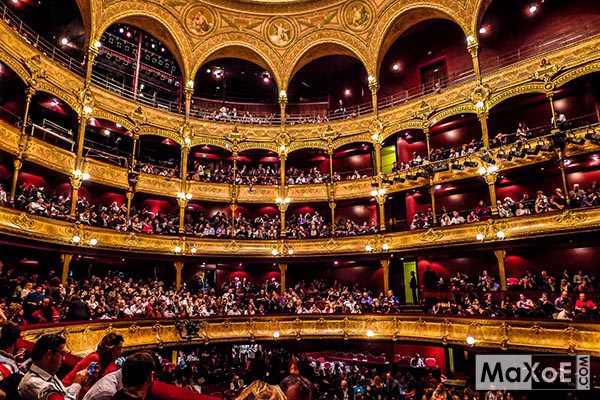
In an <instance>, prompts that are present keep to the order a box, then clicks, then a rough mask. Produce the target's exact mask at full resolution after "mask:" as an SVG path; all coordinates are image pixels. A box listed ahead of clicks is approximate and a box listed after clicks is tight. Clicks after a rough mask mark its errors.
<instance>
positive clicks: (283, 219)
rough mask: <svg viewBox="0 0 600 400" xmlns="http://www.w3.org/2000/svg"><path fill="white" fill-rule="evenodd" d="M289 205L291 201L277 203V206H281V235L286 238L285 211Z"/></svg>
mask: <svg viewBox="0 0 600 400" xmlns="http://www.w3.org/2000/svg"><path fill="white" fill-rule="evenodd" d="M288 205H289V203H286V202H283V201H282V202H281V203H278V204H277V207H278V208H279V219H280V220H281V225H280V227H279V229H280V232H279V236H280V237H281V238H283V239H285V212H286V211H287V208H288Z"/></svg>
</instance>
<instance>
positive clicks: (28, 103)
mask: <svg viewBox="0 0 600 400" xmlns="http://www.w3.org/2000/svg"><path fill="white" fill-rule="evenodd" d="M34 94H35V89H34V88H32V87H31V86H28V87H27V98H26V100H25V114H24V115H23V126H22V127H21V136H24V135H25V129H27V119H28V118H29V107H30V106H31V99H32V98H33V95H34Z"/></svg>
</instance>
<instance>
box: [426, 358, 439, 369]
mask: <svg viewBox="0 0 600 400" xmlns="http://www.w3.org/2000/svg"><path fill="white" fill-rule="evenodd" d="M425 367H427V368H437V367H438V365H437V361H436V359H435V358H432V357H428V358H426V359H425Z"/></svg>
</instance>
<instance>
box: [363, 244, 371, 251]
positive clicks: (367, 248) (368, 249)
mask: <svg viewBox="0 0 600 400" xmlns="http://www.w3.org/2000/svg"><path fill="white" fill-rule="evenodd" d="M365 251H373V246H371V245H370V244H368V245H366V246H365Z"/></svg>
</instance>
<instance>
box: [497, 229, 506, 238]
mask: <svg viewBox="0 0 600 400" xmlns="http://www.w3.org/2000/svg"><path fill="white" fill-rule="evenodd" d="M496 237H497V238H498V239H504V238H505V237H506V233H504V231H498V232H496Z"/></svg>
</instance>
